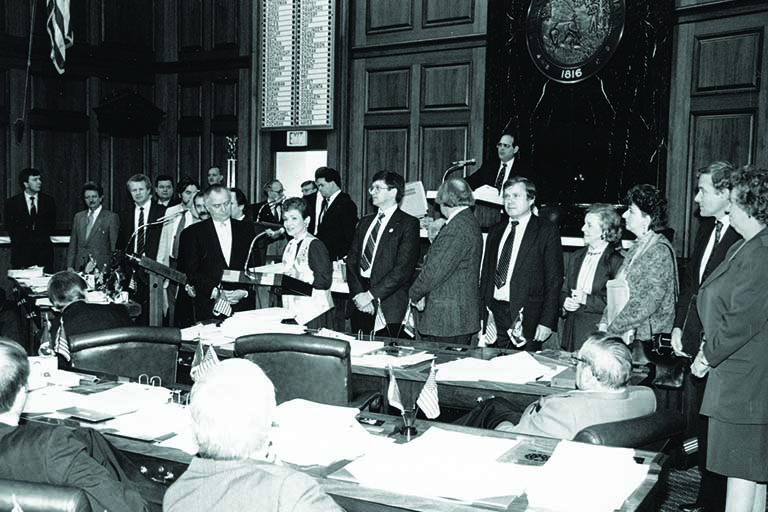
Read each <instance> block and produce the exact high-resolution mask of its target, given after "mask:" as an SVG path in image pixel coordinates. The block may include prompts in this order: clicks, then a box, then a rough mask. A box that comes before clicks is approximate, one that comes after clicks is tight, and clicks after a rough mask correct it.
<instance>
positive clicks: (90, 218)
mask: <svg viewBox="0 0 768 512" xmlns="http://www.w3.org/2000/svg"><path fill="white" fill-rule="evenodd" d="M93 220H94V215H93V210H88V224H87V225H86V226H85V238H86V240H87V239H88V237H89V236H91V230H92V229H93Z"/></svg>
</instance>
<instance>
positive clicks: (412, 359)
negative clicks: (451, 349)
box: [352, 346, 435, 368]
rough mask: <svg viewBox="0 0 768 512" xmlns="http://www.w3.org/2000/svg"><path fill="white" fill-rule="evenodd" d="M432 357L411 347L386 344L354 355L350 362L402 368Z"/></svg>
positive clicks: (372, 366)
mask: <svg viewBox="0 0 768 512" xmlns="http://www.w3.org/2000/svg"><path fill="white" fill-rule="evenodd" d="M434 358H435V356H434V354H430V353H429V352H425V351H423V350H417V349H414V348H412V347H396V346H387V347H381V348H379V349H378V350H374V351H373V352H367V353H363V354H362V355H361V356H359V357H355V358H354V360H353V361H352V362H353V363H354V364H356V365H359V366H367V367H369V368H388V367H390V366H392V367H393V368H403V367H406V366H413V365H415V364H419V363H423V362H424V361H431V360H432V359H434Z"/></svg>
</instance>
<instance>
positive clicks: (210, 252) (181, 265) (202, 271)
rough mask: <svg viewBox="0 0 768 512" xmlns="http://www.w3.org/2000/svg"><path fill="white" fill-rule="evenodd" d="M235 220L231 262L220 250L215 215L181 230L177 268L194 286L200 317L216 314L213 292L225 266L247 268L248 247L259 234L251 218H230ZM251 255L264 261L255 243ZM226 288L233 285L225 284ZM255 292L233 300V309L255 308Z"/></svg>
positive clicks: (204, 317) (233, 268) (235, 268)
mask: <svg viewBox="0 0 768 512" xmlns="http://www.w3.org/2000/svg"><path fill="white" fill-rule="evenodd" d="M230 222H231V223H232V250H231V252H230V254H229V265H227V261H226V259H225V258H224V254H223V253H222V251H221V244H220V243H219V237H218V235H217V234H216V227H215V226H214V225H213V219H207V220H204V221H202V222H198V223H197V224H193V225H191V226H189V227H188V228H186V229H185V230H184V231H182V232H181V242H180V244H179V262H178V270H180V271H181V272H184V273H185V274H186V275H187V278H188V279H189V284H190V285H192V286H194V287H195V291H196V297H195V299H194V302H195V307H196V316H197V320H198V321H199V320H204V319H207V318H213V304H214V301H213V300H212V299H211V292H212V291H213V289H214V288H216V287H217V286H218V285H219V283H221V276H222V274H223V273H224V270H225V269H226V270H237V271H241V270H243V269H244V268H245V264H246V261H245V260H246V259H247V257H248V248H249V247H250V245H251V241H252V240H253V238H254V236H255V235H256V232H255V229H254V225H253V223H252V222H246V221H239V220H230ZM251 256H252V257H255V258H256V265H261V264H262V263H263V262H262V261H260V259H261V257H260V254H259V251H258V249H257V248H256V247H254V249H253V253H252V255H251ZM225 288H232V287H230V286H225ZM253 304H254V302H253V294H252V293H251V294H250V295H249V297H247V298H246V299H244V300H241V301H240V302H239V303H238V304H233V305H232V309H233V310H234V311H244V310H246V309H253Z"/></svg>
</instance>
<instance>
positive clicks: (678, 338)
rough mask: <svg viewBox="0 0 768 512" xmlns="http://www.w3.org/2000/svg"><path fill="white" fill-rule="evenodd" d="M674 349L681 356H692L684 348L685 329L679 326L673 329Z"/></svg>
mask: <svg viewBox="0 0 768 512" xmlns="http://www.w3.org/2000/svg"><path fill="white" fill-rule="evenodd" d="M671 338H672V350H674V351H675V354H677V355H679V356H685V357H691V355H690V354H686V353H685V351H684V350H683V330H682V329H680V328H679V327H675V328H674V329H672V335H671Z"/></svg>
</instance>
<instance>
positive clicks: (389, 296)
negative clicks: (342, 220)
mask: <svg viewBox="0 0 768 512" xmlns="http://www.w3.org/2000/svg"><path fill="white" fill-rule="evenodd" d="M404 191H405V180H404V179H403V177H402V176H400V175H399V174H397V173H394V172H391V171H379V172H377V173H376V174H375V175H374V176H373V180H372V183H371V186H370V187H368V192H369V193H370V194H371V200H372V202H373V205H374V206H375V207H376V208H377V211H376V213H374V214H372V215H368V216H366V217H363V218H362V219H361V220H360V222H359V223H358V224H357V228H356V229H355V234H354V237H353V238H352V247H351V248H350V250H349V254H348V255H347V282H348V284H349V294H350V296H351V297H352V302H353V303H354V306H355V308H354V311H353V312H352V315H351V318H350V321H351V325H352V332H359V331H362V332H363V333H365V334H370V333H375V334H377V335H380V336H389V337H394V338H397V337H402V336H403V335H404V333H403V332H402V329H401V325H402V321H403V319H404V318H405V313H406V309H407V307H408V288H409V286H410V284H411V282H413V275H414V272H415V270H416V262H417V260H418V258H419V221H418V220H417V219H416V218H415V217H413V216H411V215H408V214H407V213H405V212H403V211H402V210H400V208H398V205H399V203H400V201H401V200H402V199H403V194H404ZM377 315H380V316H383V319H384V322H383V323H384V324H385V325H386V326H385V327H383V328H380V329H374V325H376V322H375V319H376V316H377Z"/></svg>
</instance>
